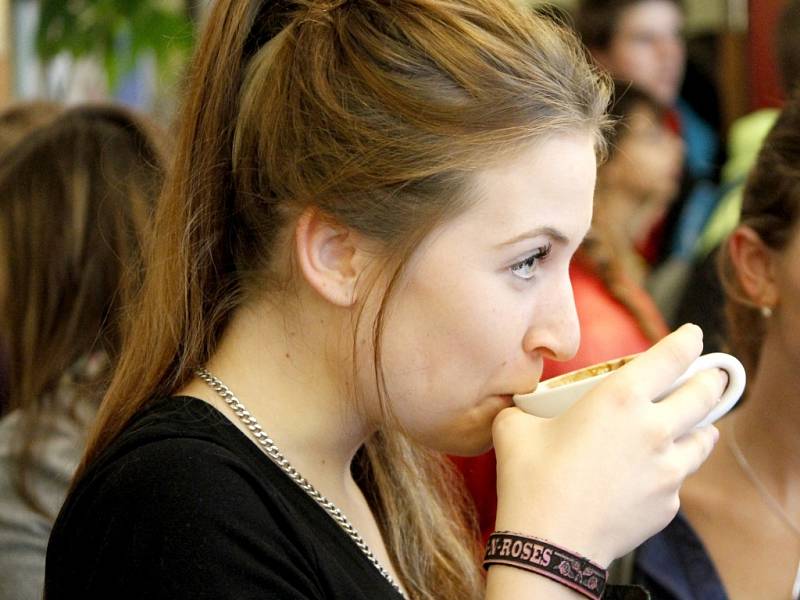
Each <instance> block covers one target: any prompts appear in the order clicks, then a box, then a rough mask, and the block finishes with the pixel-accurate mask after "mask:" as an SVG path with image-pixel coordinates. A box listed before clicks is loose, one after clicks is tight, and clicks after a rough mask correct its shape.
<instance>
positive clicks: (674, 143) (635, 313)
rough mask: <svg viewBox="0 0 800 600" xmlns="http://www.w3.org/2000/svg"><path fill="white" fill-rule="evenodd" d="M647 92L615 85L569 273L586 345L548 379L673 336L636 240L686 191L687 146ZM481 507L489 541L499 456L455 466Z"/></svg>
mask: <svg viewBox="0 0 800 600" xmlns="http://www.w3.org/2000/svg"><path fill="white" fill-rule="evenodd" d="M663 110H664V109H663V108H662V107H661V105H660V104H659V103H658V102H657V101H656V100H655V99H654V98H653V97H652V96H650V95H649V94H647V93H646V92H644V91H642V90H639V89H637V88H636V87H633V86H631V85H630V84H629V83H627V82H615V85H614V93H613V96H612V100H611V104H610V107H609V113H610V115H611V117H612V119H613V122H614V126H613V128H612V129H611V130H610V131H609V133H608V134H607V137H608V140H609V150H608V157H607V160H606V162H604V163H603V164H601V165H600V167H599V168H598V172H597V186H596V190H595V203H594V204H595V207H594V215H593V217H592V228H591V230H590V232H589V235H588V236H587V237H586V239H585V240H584V243H583V245H582V246H581V248H580V249H579V250H578V252H577V253H576V254H575V258H574V260H573V261H572V265H571V266H570V279H571V281H572V287H573V293H574V295H575V306H576V309H577V313H578V321H579V323H580V331H581V342H580V346H579V348H578V352H577V354H576V355H575V356H574V357H572V358H571V359H570V360H566V361H552V360H546V361H545V366H544V371H543V373H542V379H548V378H550V377H555V376H556V375H560V374H562V373H567V372H569V371H573V370H575V369H580V368H582V367H585V366H588V365H592V364H595V363H597V362H601V361H605V360H609V359H612V358H616V357H619V356H626V355H629V354H635V353H637V352H642V351H644V350H646V349H647V348H649V347H650V346H651V345H652V344H653V343H654V342H656V341H657V340H659V339H661V338H662V337H663V336H664V335H666V334H667V332H668V329H667V326H666V324H665V323H664V319H663V318H662V317H661V314H660V313H659V311H658V309H657V308H656V306H655V304H654V303H653V301H652V299H651V298H650V297H649V296H648V294H647V292H646V291H645V290H644V288H643V282H644V279H645V276H646V274H647V265H646V264H645V261H644V260H643V259H642V257H641V255H640V254H639V253H638V251H637V249H636V242H637V240H638V239H639V238H640V237H641V236H642V235H643V233H646V231H647V230H648V229H649V226H650V224H651V223H652V222H653V221H654V220H655V219H657V218H658V217H659V216H660V215H663V213H664V211H665V210H667V209H668V208H669V204H670V202H672V200H674V198H675V195H676V193H677V190H678V186H679V183H680V169H681V164H682V160H683V144H682V142H681V140H680V138H679V137H678V136H677V135H676V134H675V133H674V132H672V131H671V130H670V129H669V128H668V127H666V126H665V125H664V121H663ZM453 460H454V461H455V462H456V464H457V465H458V466H459V468H460V469H461V471H462V473H463V474H464V476H465V479H466V483H467V487H468V489H469V491H470V493H471V495H472V497H473V498H474V500H475V503H476V507H477V509H478V516H479V520H480V525H481V531H482V534H483V536H484V537H485V536H486V535H488V533H490V532H491V530H492V529H493V528H494V519H495V511H496V502H497V498H496V493H495V481H496V477H495V457H494V453H493V451H490V452H489V453H487V454H483V455H481V456H478V457H474V458H456V457H454V459H453Z"/></svg>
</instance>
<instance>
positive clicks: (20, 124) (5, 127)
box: [0, 100, 62, 415]
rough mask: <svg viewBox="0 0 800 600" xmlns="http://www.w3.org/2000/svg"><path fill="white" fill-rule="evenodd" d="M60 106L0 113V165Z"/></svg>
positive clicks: (26, 106) (1, 347) (0, 369)
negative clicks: (4, 157)
mask: <svg viewBox="0 0 800 600" xmlns="http://www.w3.org/2000/svg"><path fill="white" fill-rule="evenodd" d="M61 109H62V106H61V105H60V104H58V103H56V102H49V101H44V100H37V101H31V102H19V103H17V104H12V105H10V106H8V107H6V108H5V109H3V110H2V111H0V164H2V162H3V159H2V158H1V157H2V154H3V152H4V151H5V150H7V149H8V148H9V147H11V146H13V145H14V144H15V143H17V142H18V141H19V140H20V139H21V138H23V137H25V135H27V134H28V133H30V132H31V131H32V130H33V129H36V127H39V126H40V125H44V124H45V123H47V122H48V121H50V120H52V119H54V118H55V117H56V116H57V115H58V113H59V111H61ZM5 343H6V342H5V338H4V336H3V332H2V331H0V415H2V414H3V413H5V411H6V409H7V407H8V365H7V356H6V354H7V349H6V347H5Z"/></svg>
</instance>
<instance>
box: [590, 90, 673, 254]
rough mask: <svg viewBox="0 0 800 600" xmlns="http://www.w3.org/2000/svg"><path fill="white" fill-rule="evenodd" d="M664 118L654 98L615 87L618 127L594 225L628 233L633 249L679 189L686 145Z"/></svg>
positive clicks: (601, 174)
mask: <svg viewBox="0 0 800 600" xmlns="http://www.w3.org/2000/svg"><path fill="white" fill-rule="evenodd" d="M663 113H664V108H663V107H662V106H661V104H660V103H659V102H658V101H657V100H656V99H655V98H653V97H652V96H651V95H650V94H648V93H647V92H645V91H643V90H641V89H639V88H637V87H636V86H633V85H631V84H629V83H627V82H623V81H615V83H614V94H613V97H612V100H611V104H610V105H609V114H610V115H611V118H612V120H613V123H614V125H613V127H612V128H611V130H610V132H609V135H608V156H607V159H606V161H605V162H604V163H603V164H601V165H600V167H599V168H598V173H597V200H596V203H595V210H596V212H597V214H596V217H595V222H597V223H599V224H600V225H601V226H609V225H611V226H614V227H624V228H625V232H626V233H627V235H628V236H629V238H630V240H631V242H632V243H633V242H637V241H639V238H640V237H641V236H644V235H646V234H647V232H648V231H649V230H650V227H651V226H652V225H653V222H654V221H656V220H657V219H658V218H659V217H660V216H662V215H663V214H664V212H665V211H666V210H667V208H668V207H669V204H670V203H671V202H672V201H673V200H674V199H675V197H676V195H677V193H678V188H679V186H680V180H681V169H682V164H683V142H682V141H681V139H680V137H679V136H678V135H676V134H675V133H674V132H673V131H671V130H670V129H669V128H668V127H666V126H665V125H664V119H663ZM609 219H610V220H612V222H611V223H609V222H608V220H609Z"/></svg>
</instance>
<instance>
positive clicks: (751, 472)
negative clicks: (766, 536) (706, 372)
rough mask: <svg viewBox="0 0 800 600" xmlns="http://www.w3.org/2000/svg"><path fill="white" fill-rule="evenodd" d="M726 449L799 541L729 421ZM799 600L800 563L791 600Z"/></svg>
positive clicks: (795, 528)
mask: <svg viewBox="0 0 800 600" xmlns="http://www.w3.org/2000/svg"><path fill="white" fill-rule="evenodd" d="M728 448H729V449H730V451H731V454H733V458H734V459H736V463H737V464H738V465H739V468H740V469H741V470H742V472H743V473H744V474H745V476H746V477H747V478H748V479H749V480H750V483H752V484H753V487H755V488H756V491H757V492H758V494H759V496H761V499H762V500H763V501H764V503H765V504H766V505H767V507H768V508H769V509H770V510H771V511H772V513H773V514H774V515H775V516H777V517H778V518H780V520H781V521H783V522H784V523H785V524H786V525H787V526H788V527H789V529H791V530H792V532H793V533H794V535H795V536H796V537H797V539H798V540H800V527H798V526H797V524H796V523H795V522H794V521H793V520H792V518H791V517H790V516H789V515H788V514H787V513H786V511H785V510H784V509H783V507H782V506H781V503H780V502H778V501H777V500H776V499H775V497H774V496H773V495H772V494H770V493H769V490H768V489H767V486H766V485H764V482H762V481H761V479H760V478H759V477H758V475H756V471H755V469H753V467H752V466H750V462H749V461H748V460H747V457H746V456H745V455H744V452H742V449H741V448H740V447H739V442H738V441H737V440H736V425H735V423H734V422H733V421H731V435H730V439H729V440H728ZM798 599H800V563H798V565H797V571H796V573H795V576H794V584H792V600H798Z"/></svg>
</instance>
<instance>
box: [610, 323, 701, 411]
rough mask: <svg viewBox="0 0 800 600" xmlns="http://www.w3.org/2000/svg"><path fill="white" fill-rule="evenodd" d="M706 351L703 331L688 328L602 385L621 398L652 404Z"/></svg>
mask: <svg viewBox="0 0 800 600" xmlns="http://www.w3.org/2000/svg"><path fill="white" fill-rule="evenodd" d="M702 350H703V331H702V330H701V329H700V328H699V327H698V326H697V325H692V324H686V325H684V326H682V327H680V328H679V329H678V330H676V331H675V332H673V333H671V334H670V335H668V336H667V337H665V338H664V339H662V340H661V341H659V342H658V343H657V344H655V345H654V346H653V347H652V348H650V349H649V350H648V351H647V352H644V353H642V354H641V355H640V356H637V357H636V358H635V359H634V360H632V361H631V362H630V363H628V364H626V365H625V366H624V367H622V368H620V369H619V371H617V372H615V373H614V374H613V376H612V377H608V378H607V379H606V380H604V381H602V382H601V383H600V384H599V385H598V388H599V387H600V386H603V387H604V388H607V389H606V391H607V392H609V393H611V394H613V395H615V396H617V397H619V398H629V397H631V396H632V395H633V396H635V397H636V398H637V399H638V398H641V399H642V400H648V401H649V400H652V399H653V398H656V397H657V396H658V395H659V394H661V393H662V392H664V391H665V390H666V389H668V388H669V387H670V385H672V384H673V383H674V382H675V380H676V379H677V378H678V377H680V376H681V375H683V373H684V372H685V371H686V369H688V368H689V365H690V364H691V363H692V362H693V361H694V360H695V359H696V358H697V357H698V356H700V353H701V352H702Z"/></svg>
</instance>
